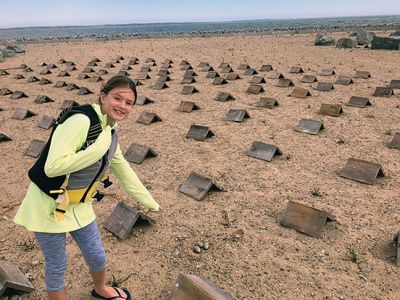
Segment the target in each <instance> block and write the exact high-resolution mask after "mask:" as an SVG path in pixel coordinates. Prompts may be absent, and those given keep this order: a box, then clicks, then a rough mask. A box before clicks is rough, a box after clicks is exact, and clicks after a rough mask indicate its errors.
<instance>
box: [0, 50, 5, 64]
mask: <svg viewBox="0 0 400 300" xmlns="http://www.w3.org/2000/svg"><path fill="white" fill-rule="evenodd" d="M3 61H4V56H3V52H2V51H0V62H3Z"/></svg>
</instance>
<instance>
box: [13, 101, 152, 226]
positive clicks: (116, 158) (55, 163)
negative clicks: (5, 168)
mask: <svg viewBox="0 0 400 300" xmlns="http://www.w3.org/2000/svg"><path fill="white" fill-rule="evenodd" d="M93 108H94V109H95V111H96V113H97V115H98V116H99V119H100V123H101V126H102V128H103V131H102V133H101V134H100V135H99V137H98V138H97V140H96V141H95V142H94V143H93V144H92V145H90V146H89V147H87V148H86V149H85V150H82V151H78V150H79V149H80V148H81V147H82V145H83V143H84V142H85V140H86V135H87V132H88V130H89V126H90V120H89V118H88V117H87V116H85V115H83V114H75V115H73V116H71V117H70V118H68V119H67V120H66V121H65V122H64V123H62V124H60V125H59V126H58V127H57V129H56V130H55V131H54V134H53V137H52V140H51V144H50V149H49V153H48V157H47V160H46V164H45V172H46V175H47V176H49V177H55V176H60V175H64V174H70V173H73V172H76V171H78V170H81V169H83V168H86V167H88V166H90V165H92V164H93V163H95V162H96V161H98V160H99V159H100V158H101V157H102V156H103V154H104V153H105V152H106V151H107V149H108V148H109V147H110V144H111V129H112V128H111V127H110V126H107V116H106V115H103V114H102V112H101V109H100V106H99V105H97V104H93ZM110 170H111V172H112V173H113V174H114V175H115V177H116V178H117V180H118V182H119V183H120V184H121V185H122V187H123V188H124V190H125V191H126V192H127V193H128V194H129V195H130V196H132V197H133V198H134V199H135V200H136V201H137V202H139V203H140V204H141V205H143V206H144V207H146V208H148V209H150V210H154V211H157V210H158V209H159V205H158V203H157V202H156V201H155V200H154V199H153V197H152V196H151V194H150V193H149V191H148V190H147V189H146V188H145V186H144V185H143V184H142V183H141V181H140V179H139V178H138V176H137V175H136V174H135V172H134V171H133V170H132V168H131V167H130V165H129V163H128V162H127V161H126V159H125V158H124V157H123V155H122V152H121V149H120V147H119V145H118V146H117V149H116V151H115V154H114V155H113V158H112V160H111V165H110ZM92 202H93V201H87V202H85V203H77V204H71V205H69V207H68V209H67V211H66V213H65V215H64V220H63V221H56V220H54V216H53V213H54V210H55V207H56V203H55V201H54V199H53V198H51V197H49V196H48V195H46V194H45V193H44V192H42V191H41V190H40V189H39V188H38V187H37V186H36V184H34V183H33V182H31V183H30V185H29V187H28V191H27V193H26V196H25V198H24V200H23V201H22V203H21V205H20V207H19V209H18V212H17V214H16V215H15V217H14V222H15V223H16V224H18V225H22V226H24V227H25V228H26V229H28V230H30V231H36V232H49V233H60V232H69V231H73V230H77V229H79V228H82V227H84V226H86V225H88V224H90V223H91V222H93V221H94V219H95V218H96V216H95V214H94V211H93V208H92Z"/></svg>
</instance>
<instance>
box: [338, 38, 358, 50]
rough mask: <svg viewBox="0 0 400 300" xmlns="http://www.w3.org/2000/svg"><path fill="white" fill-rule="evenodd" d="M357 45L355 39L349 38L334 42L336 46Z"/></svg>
mask: <svg viewBox="0 0 400 300" xmlns="http://www.w3.org/2000/svg"><path fill="white" fill-rule="evenodd" d="M355 47H357V43H356V41H354V40H352V39H349V38H342V39H339V40H338V41H337V43H336V48H346V49H347V48H355Z"/></svg>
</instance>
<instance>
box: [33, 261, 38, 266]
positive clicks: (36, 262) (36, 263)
mask: <svg viewBox="0 0 400 300" xmlns="http://www.w3.org/2000/svg"><path fill="white" fill-rule="evenodd" d="M38 264H40V261H38V260H32V266H37V265H38Z"/></svg>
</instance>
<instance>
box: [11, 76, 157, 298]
mask: <svg viewBox="0 0 400 300" xmlns="http://www.w3.org/2000/svg"><path fill="white" fill-rule="evenodd" d="M136 98H137V92H136V87H135V84H134V83H133V81H132V80H131V79H130V78H129V77H126V76H114V77H112V78H111V79H110V80H109V81H108V82H107V83H106V84H105V85H104V86H103V88H102V89H101V92H100V98H99V104H92V105H82V106H78V107H73V108H71V109H67V110H66V111H64V112H62V113H61V114H60V117H59V118H58V120H57V122H56V124H55V126H54V128H53V131H52V133H51V135H50V138H49V141H48V142H47V145H46V147H45V148H44V150H43V152H42V153H41V156H40V157H39V159H38V160H37V162H36V163H35V165H34V166H33V167H32V168H31V169H30V170H29V178H30V179H31V181H32V182H31V183H30V185H29V188H28V191H27V194H26V196H25V198H24V200H23V201H22V204H21V206H20V207H19V209H18V212H17V214H16V216H15V218H14V222H15V223H16V224H19V225H22V226H24V227H25V228H26V229H28V230H30V231H33V232H34V235H35V238H36V239H37V241H38V243H39V245H40V248H41V250H42V252H43V254H44V257H45V269H46V288H47V291H48V296H49V299H50V300H65V299H67V296H66V291H65V288H64V273H65V270H66V268H67V256H66V246H65V244H66V233H67V232H69V233H70V234H71V236H72V237H73V238H74V240H75V241H76V243H77V244H78V246H79V248H80V249H81V251H82V254H83V256H84V258H85V261H86V263H87V264H88V266H89V271H90V275H91V276H92V279H93V284H94V289H93V291H92V296H93V297H94V298H96V299H131V295H130V293H129V292H128V290H126V289H119V288H113V287H110V286H107V285H106V284H105V268H106V257H105V252H104V248H103V245H102V241H101V237H100V233H99V228H98V225H97V223H96V220H95V214H94V212H93V209H92V202H93V197H95V195H96V187H97V185H98V184H99V183H100V182H103V183H106V184H109V181H108V180H107V177H106V176H105V172H106V170H107V169H108V168H109V169H110V171H111V172H112V173H113V174H114V175H115V177H116V178H117V179H118V181H119V182H120V184H121V185H122V187H123V188H124V189H125V190H126V191H127V192H128V193H129V194H130V195H131V196H132V197H133V198H135V199H136V200H137V201H138V202H139V203H140V204H142V205H143V206H145V207H146V208H148V209H150V210H152V211H158V210H159V209H160V206H159V204H158V203H157V202H156V201H155V200H154V199H153V198H152V196H151V195H150V193H149V192H148V191H147V189H146V188H145V187H144V186H143V184H142V183H141V182H140V180H139V178H138V177H137V175H136V174H135V173H134V171H133V170H132V169H131V167H130V165H129V163H128V162H127V161H126V160H125V158H124V157H123V155H122V152H121V149H120V147H119V144H118V141H117V134H116V132H115V127H116V121H121V120H124V119H125V118H127V117H128V115H129V113H130V112H131V111H132V107H133V105H134V103H135V101H136Z"/></svg>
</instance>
